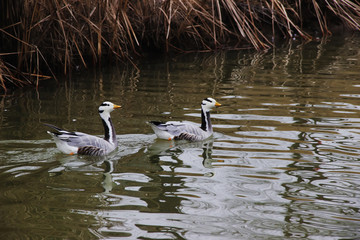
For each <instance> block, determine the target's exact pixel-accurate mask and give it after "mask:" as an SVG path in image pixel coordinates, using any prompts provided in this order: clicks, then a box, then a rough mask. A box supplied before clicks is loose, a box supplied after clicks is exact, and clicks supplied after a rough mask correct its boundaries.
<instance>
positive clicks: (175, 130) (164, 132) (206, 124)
mask: <svg viewBox="0 0 360 240" xmlns="http://www.w3.org/2000/svg"><path fill="white" fill-rule="evenodd" d="M218 106H221V104H220V103H218V102H217V101H216V100H215V99H213V98H205V99H204V100H203V101H202V103H201V126H198V125H197V124H194V123H191V122H178V121H168V122H159V121H150V122H148V124H149V125H150V126H151V128H152V129H153V130H154V132H155V134H156V136H157V137H158V138H161V139H166V140H173V139H174V140H188V141H202V140H204V139H207V138H209V137H210V136H212V134H213V129H212V125H211V120H210V110H211V109H212V108H214V107H218Z"/></svg>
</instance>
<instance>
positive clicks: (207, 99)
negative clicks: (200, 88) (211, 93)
mask: <svg viewBox="0 0 360 240" xmlns="http://www.w3.org/2000/svg"><path fill="white" fill-rule="evenodd" d="M204 101H208V102H210V103H211V100H210V99H209V98H205V99H204V100H203V102H202V103H201V105H206V104H205V103H204Z"/></svg>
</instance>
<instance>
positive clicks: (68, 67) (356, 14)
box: [0, 0, 360, 90]
mask: <svg viewBox="0 0 360 240" xmlns="http://www.w3.org/2000/svg"><path fill="white" fill-rule="evenodd" d="M314 23H316V24H314ZM334 23H336V24H340V25H344V26H346V27H348V28H350V29H354V30H359V29H360V5H359V3H358V2H357V1H349V0H342V1H340V0H332V1H329V0H324V1H316V0H312V1H301V0H293V1H284V0H257V1H249V0H240V1H235V0H211V1H203V0H152V1H138V0H107V1H103V0H82V1H80V0H37V1H35V0H24V1H23V5H20V3H18V1H12V0H5V1H2V2H1V3H0V57H1V58H0V88H2V89H3V90H6V89H7V86H11V85H14V86H23V85H27V84H31V85H38V83H39V81H40V80H42V79H47V78H49V77H50V76H52V77H54V74H53V73H52V70H51V69H52V68H54V69H55V70H57V71H58V70H59V67H54V66H61V69H62V71H63V73H64V74H68V73H69V72H71V71H72V68H73V66H83V67H87V66H88V65H93V64H99V63H101V60H102V58H104V57H105V56H106V57H108V58H109V57H113V58H115V59H119V60H122V61H124V62H131V63H132V61H133V60H132V59H133V58H134V57H136V56H140V55H141V53H143V52H145V51H147V50H149V49H156V50H157V51H164V52H169V51H194V50H197V51H212V50H215V49H226V48H239V47H244V46H247V47H253V48H255V49H257V50H261V49H266V48H269V47H271V46H272V45H273V39H274V38H275V37H276V36H287V37H294V36H296V35H298V36H301V38H303V39H305V40H311V39H312V36H313V35H314V32H315V31H319V32H321V33H322V35H324V36H325V35H328V34H331V29H330V27H329V26H331V25H333V24H334ZM1 39H2V40H1Z"/></svg>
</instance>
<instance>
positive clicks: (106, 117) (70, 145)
mask: <svg viewBox="0 0 360 240" xmlns="http://www.w3.org/2000/svg"><path fill="white" fill-rule="evenodd" d="M117 108H120V106H118V105H115V104H113V103H111V102H103V103H102V104H101V105H100V106H99V114H100V117H101V120H102V122H103V125H104V130H105V137H104V138H100V137H97V136H93V135H90V134H86V133H82V132H69V131H66V130H63V129H61V128H59V127H56V126H54V125H51V124H44V125H46V126H48V127H51V128H52V129H54V130H56V131H54V132H49V131H48V133H49V134H50V135H51V136H52V137H53V139H54V141H55V143H56V146H57V148H58V149H59V150H60V151H61V152H63V153H65V154H71V155H72V154H81V155H91V156H104V155H107V154H109V153H110V152H112V151H114V150H115V148H116V147H117V146H118V142H117V139H116V133H115V129H114V126H113V124H112V122H111V118H110V112H112V111H113V110H114V109H117Z"/></svg>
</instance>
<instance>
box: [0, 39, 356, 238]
mask: <svg viewBox="0 0 360 240" xmlns="http://www.w3.org/2000/svg"><path fill="white" fill-rule="evenodd" d="M359 45H360V38H358V37H352V36H350V37H344V38H339V39H338V38H332V39H328V40H323V41H320V42H312V43H308V44H300V43H292V44H288V45H284V46H282V47H280V48H278V49H276V50H270V51H268V52H261V53H258V52H251V51H239V52H220V53H216V54H189V55H184V56H177V57H173V58H161V57H157V58H149V59H145V60H143V61H142V62H140V63H139V65H138V68H139V69H138V70H137V69H133V68H123V67H121V66H115V65H114V66H113V67H109V68H106V69H104V70H102V71H97V70H89V71H88V72H86V73H83V72H82V73H75V74H74V75H73V77H72V78H73V79H72V80H73V81H72V82H62V83H60V84H56V83H55V82H47V83H44V84H43V85H42V87H40V88H39V90H38V91H34V90H33V89H26V90H18V91H15V92H14V93H12V94H11V95H7V96H2V97H1V99H0V156H1V159H0V213H1V216H2V217H1V220H0V223H1V224H0V238H2V239H25V238H32V239H41V238H53V239H98V238H100V239H112V238H121V237H124V238H128V239H296V238H299V239H357V238H360V230H359V229H360V180H359V179H360V162H359V154H360V112H359V110H360V94H359V93H360V75H359V72H360V52H359V48H358V46H359ZM210 96H212V97H214V98H215V99H216V100H217V101H218V102H220V103H221V104H222V106H221V107H220V108H217V109H215V110H214V111H213V112H212V115H211V116H212V120H213V126H214V130H215V134H214V137H213V138H211V139H208V140H206V141H203V142H198V143H187V142H173V141H163V140H158V139H156V138H155V136H154V134H153V133H152V130H151V128H150V127H149V126H147V125H146V123H145V122H146V121H148V120H188V121H193V122H197V123H200V103H201V100H202V99H203V98H205V97H210ZM104 100H109V101H112V102H114V103H116V104H120V105H122V109H120V110H116V111H114V112H113V113H112V119H113V123H114V125H115V128H116V131H117V134H118V140H119V142H120V146H119V148H118V149H117V150H116V151H115V152H114V153H113V154H111V155H109V156H107V157H105V158H94V157H84V156H67V155H64V154H62V153H60V152H59V151H58V150H57V149H56V147H55V144H54V143H53V141H52V140H51V138H50V136H49V135H48V134H47V133H46V131H47V130H48V129H47V128H46V127H45V126H43V125H42V123H43V122H46V123H51V124H54V125H57V126H60V127H63V128H65V129H68V130H76V131H82V132H86V133H91V134H94V135H99V136H100V135H101V134H102V133H103V129H102V125H101V121H100V118H99V116H98V113H97V107H98V105H99V104H100V103H101V102H102V101H104Z"/></svg>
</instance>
